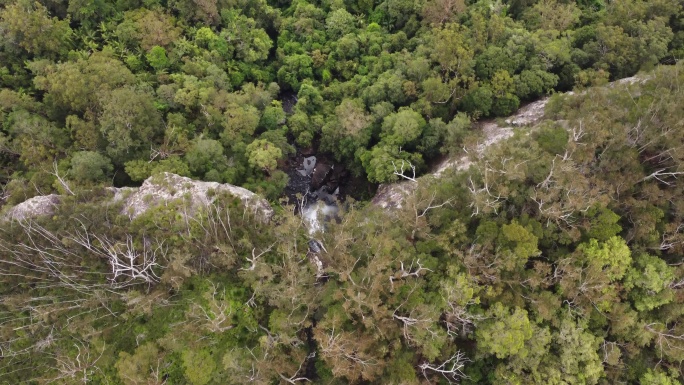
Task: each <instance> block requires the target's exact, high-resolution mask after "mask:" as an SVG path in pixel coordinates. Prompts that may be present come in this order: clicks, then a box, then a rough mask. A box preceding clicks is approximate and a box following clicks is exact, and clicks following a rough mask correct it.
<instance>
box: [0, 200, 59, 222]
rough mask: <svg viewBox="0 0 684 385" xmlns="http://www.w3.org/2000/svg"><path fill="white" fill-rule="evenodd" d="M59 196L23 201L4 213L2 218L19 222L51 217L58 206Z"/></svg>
mask: <svg viewBox="0 0 684 385" xmlns="http://www.w3.org/2000/svg"><path fill="white" fill-rule="evenodd" d="M60 200H61V196H60V195H57V194H50V195H39V196H36V197H33V198H30V199H27V200H25V201H24V202H22V203H19V204H18V205H16V206H14V207H12V208H11V209H9V210H8V211H7V213H5V215H4V218H5V219H9V220H17V221H21V220H24V219H27V218H34V217H39V216H44V215H52V214H53V213H54V212H55V207H57V205H58V204H59V202H60Z"/></svg>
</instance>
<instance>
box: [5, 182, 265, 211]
mask: <svg viewBox="0 0 684 385" xmlns="http://www.w3.org/2000/svg"><path fill="white" fill-rule="evenodd" d="M108 190H109V191H111V192H112V193H113V194H114V197H113V198H112V203H115V202H123V209H122V214H124V215H128V216H129V217H130V218H131V219H133V218H136V217H138V216H140V215H141V214H143V213H145V212H146V211H147V210H149V209H151V208H153V207H158V206H160V205H163V204H165V203H167V202H171V201H176V200H181V199H182V200H184V201H185V202H188V203H189V205H188V208H189V210H190V213H191V212H192V210H193V209H195V208H198V207H200V206H207V205H209V204H211V203H212V202H213V200H214V197H215V196H216V195H217V194H219V193H221V192H226V193H228V194H230V195H233V196H235V197H236V198H238V199H240V200H241V201H242V203H243V204H244V205H245V207H246V208H247V209H249V210H252V211H253V212H254V213H255V214H256V215H258V216H259V217H260V218H261V219H263V220H264V221H269V220H270V219H271V217H272V216H273V209H272V208H271V205H269V203H268V202H267V201H266V200H265V199H263V198H260V197H259V196H258V195H256V194H254V193H253V192H251V191H249V190H247V189H244V188H242V187H237V186H233V185H230V184H221V183H217V182H202V181H198V180H193V179H190V178H186V177H182V176H179V175H176V174H171V173H163V174H159V175H156V176H153V177H151V178H148V179H147V180H145V182H143V184H142V186H140V187H139V188H135V187H122V188H113V187H112V188H109V189H108ZM61 198H62V197H61V196H60V195H56V194H51V195H45V196H37V197H33V198H31V199H28V200H26V201H25V202H23V203H20V204H18V205H16V206H14V207H12V208H10V209H9V210H8V211H7V213H6V214H5V215H4V216H3V218H4V219H7V220H13V219H14V220H23V219H27V218H35V217H39V216H44V215H51V214H52V213H54V212H55V207H56V206H57V205H58V204H59V203H60V201H61ZM183 214H185V212H184V213H183Z"/></svg>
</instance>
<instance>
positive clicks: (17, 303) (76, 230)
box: [0, 64, 684, 385]
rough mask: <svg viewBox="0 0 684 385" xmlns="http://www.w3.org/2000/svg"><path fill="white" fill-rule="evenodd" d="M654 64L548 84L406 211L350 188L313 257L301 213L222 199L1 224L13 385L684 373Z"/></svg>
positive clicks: (682, 224) (671, 124)
mask: <svg viewBox="0 0 684 385" xmlns="http://www.w3.org/2000/svg"><path fill="white" fill-rule="evenodd" d="M642 77H643V78H648V80H644V81H643V83H641V82H637V83H635V84H633V85H631V86H627V85H624V86H611V87H599V88H589V89H587V90H585V91H583V92H581V93H576V94H574V95H565V96H561V95H558V96H555V97H553V98H552V100H551V101H550V103H549V105H548V107H547V111H546V116H547V118H548V120H545V121H544V122H543V123H542V124H541V125H540V126H538V127H537V128H536V129H535V130H533V131H531V132H530V131H527V130H520V131H518V132H517V133H516V135H515V136H514V137H512V138H510V139H509V140H507V141H503V142H500V143H498V144H496V145H494V146H492V147H490V149H489V150H488V151H486V152H485V154H484V155H483V156H482V158H481V159H479V160H477V161H476V162H475V163H473V165H472V166H471V167H470V169H469V170H467V171H466V172H452V173H451V174H449V173H446V174H445V175H443V176H442V177H441V178H428V179H424V180H423V181H422V182H421V183H420V184H418V188H417V189H415V190H413V191H412V192H410V193H408V195H407V196H406V198H405V200H404V202H403V205H402V208H397V209H393V210H386V209H381V208H378V207H376V206H373V205H370V204H367V203H363V202H356V203H355V202H349V203H348V204H347V205H344V206H343V208H344V210H343V211H344V212H343V213H340V217H339V220H337V221H330V222H328V223H327V224H326V231H325V232H323V233H318V234H316V235H315V237H316V238H317V239H318V242H319V243H318V245H319V247H318V249H320V250H317V253H316V255H312V254H313V253H312V252H311V251H310V250H313V248H311V246H310V237H311V235H310V234H309V231H308V228H307V226H306V222H305V221H304V220H303V219H302V218H301V217H300V216H298V215H296V214H295V213H294V208H293V207H289V206H280V207H279V208H278V210H277V211H278V212H277V213H276V215H275V216H274V217H273V218H272V219H271V221H270V222H267V221H264V218H263V217H259V216H257V217H255V216H254V215H252V214H251V213H252V211H251V210H244V209H243V208H242V206H241V204H240V202H239V201H235V200H234V199H231V197H229V196H225V195H222V194H218V196H217V197H216V201H215V202H214V204H213V205H211V206H209V207H208V208H207V209H204V210H200V211H198V212H196V213H195V215H193V216H192V217H187V216H185V215H184V214H183V213H187V212H188V210H187V209H186V207H187V205H188V204H189V203H188V201H187V200H184V199H180V200H176V201H170V202H167V204H166V205H162V206H159V207H157V208H156V209H151V210H149V211H147V212H146V213H145V214H143V215H141V216H139V217H137V218H135V219H134V220H131V219H130V218H129V216H128V215H122V214H121V212H122V210H121V201H119V202H116V201H112V199H111V192H110V191H109V190H107V189H101V188H100V189H98V188H92V189H89V190H78V192H76V193H75V194H74V195H68V196H64V198H63V201H62V203H61V204H60V205H59V206H58V207H57V209H56V210H57V211H56V212H55V213H54V214H52V215H50V216H42V217H36V218H33V219H24V220H21V221H4V222H3V223H2V225H1V226H0V229H1V231H0V256H1V257H0V274H2V280H0V295H1V296H2V297H1V298H2V302H0V336H1V338H0V349H1V350H0V351H1V353H2V358H1V359H0V381H2V383H7V384H19V383H32V384H33V383H35V384H43V383H45V384H47V383H63V384H75V383H93V384H125V385H134V384H192V385H204V384H248V383H255V384H277V383H281V384H286V383H290V384H293V383H306V382H311V383H320V384H371V383H376V384H421V383H422V384H448V383H456V382H460V383H462V384H487V383H490V384H616V383H629V384H648V385H656V384H657V385H673V384H680V383H682V382H683V381H682V380H683V379H684V376H683V374H684V373H683V372H682V367H681V364H682V361H683V360H684V291H683V290H684V264H683V262H684V200H683V199H682V196H684V184H682V183H681V177H682V176H683V175H684V151H683V150H682V149H683V148H684V109H683V108H682V98H683V97H684V68H682V65H681V64H678V65H675V66H662V67H659V68H658V69H657V70H656V71H655V72H652V73H649V74H647V75H642ZM406 183H412V182H406ZM315 259H318V260H320V261H322V263H323V269H322V271H319V270H318V268H317V267H316V265H315V264H314V263H312V262H313V261H314V260H315ZM113 261H114V262H113Z"/></svg>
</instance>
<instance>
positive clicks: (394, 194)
mask: <svg viewBox="0 0 684 385" xmlns="http://www.w3.org/2000/svg"><path fill="white" fill-rule="evenodd" d="M651 78H652V76H649V75H643V74H641V75H636V76H632V77H628V78H624V79H620V80H617V81H614V82H611V83H609V84H608V85H607V86H608V87H617V86H622V87H628V86H630V85H632V84H635V83H639V84H641V83H645V82H646V81H648V80H649V79H651ZM626 89H628V88H626ZM574 94H575V93H574V92H566V95H574ZM580 94H581V93H580ZM548 102H549V98H548V97H546V98H543V99H540V100H537V101H536V102H533V103H530V104H527V105H525V106H523V107H522V108H520V109H519V110H518V111H516V113H515V114H514V115H512V116H510V117H508V118H506V119H505V120H504V122H505V123H506V124H505V125H499V124H498V123H497V121H495V120H486V121H483V122H481V123H479V128H480V131H481V132H482V137H481V139H480V141H479V142H478V144H477V145H476V146H475V147H474V148H468V152H467V154H465V155H462V156H456V157H452V158H448V159H446V160H444V161H443V162H441V163H440V164H439V165H437V167H436V168H435V169H434V170H433V172H432V173H430V174H427V175H425V176H424V177H434V178H439V177H441V176H442V174H443V173H444V172H446V171H447V170H456V171H464V170H467V169H468V168H469V167H470V165H471V164H473V162H476V161H477V159H479V158H481V157H482V156H483V155H484V153H485V151H486V150H487V149H488V148H489V147H491V146H492V145H494V144H496V143H499V142H501V141H503V140H505V139H508V138H510V137H511V136H513V134H514V133H515V130H516V129H521V130H522V129H525V130H527V132H530V131H532V130H534V129H535V128H536V127H538V125H539V123H541V121H542V119H543V118H544V110H545V108H546V105H547V104H548ZM557 123H559V124H560V125H561V126H563V127H565V128H566V129H568V127H567V122H564V121H559V122H557ZM424 177H420V178H418V182H420V181H421V180H422V179H423V178H424ZM415 188H416V183H415V182H411V181H406V180H401V181H399V182H397V183H392V184H383V185H380V187H379V188H378V191H377V193H376V194H375V197H373V200H372V202H373V204H375V205H377V206H380V207H382V208H401V206H402V202H403V200H404V197H405V196H406V195H407V194H408V193H410V192H411V191H413V190H415Z"/></svg>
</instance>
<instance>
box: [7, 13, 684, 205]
mask: <svg viewBox="0 0 684 385" xmlns="http://www.w3.org/2000/svg"><path fill="white" fill-rule="evenodd" d="M0 3H1V4H2V7H1V8H0V88H1V89H2V90H1V91H0V111H1V113H2V115H1V116H0V119H2V130H1V131H0V149H1V155H0V156H1V158H0V164H1V165H2V171H1V172H0V178H2V181H3V182H4V183H3V186H5V195H6V196H7V197H8V198H7V199H8V202H9V203H17V202H20V201H22V200H24V199H26V198H27V197H30V196H31V195H35V194H38V192H41V193H43V194H47V193H49V192H50V191H52V190H64V186H63V184H61V183H55V182H56V181H58V180H59V178H58V176H59V177H61V178H65V179H66V180H68V181H69V182H70V183H72V184H73V185H74V188H76V185H78V186H81V187H88V186H92V185H99V184H102V183H109V184H111V183H113V184H114V185H117V186H122V185H135V184H136V183H140V181H142V180H144V179H145V178H147V177H148V176H150V175H152V174H155V173H157V172H160V171H170V172H174V173H176V174H179V175H183V176H191V177H194V178H198V179H203V180H211V181H218V182H227V183H231V184H236V185H241V186H244V187H247V188H249V189H250V190H252V191H257V192H259V193H261V194H263V195H264V196H266V197H268V198H269V199H271V200H274V201H275V200H277V198H278V197H279V195H280V193H281V191H282V189H283V187H284V186H285V184H286V183H287V177H286V175H285V174H284V173H283V172H282V170H281V169H279V164H280V163H279V161H280V160H281V159H283V158H284V157H287V156H288V155H289V154H292V153H293V151H295V148H300V149H301V148H307V147H312V146H313V147H314V148H315V149H316V150H317V151H322V152H327V153H329V154H331V155H332V156H334V157H335V158H336V159H337V160H338V161H339V162H341V163H343V164H345V165H346V166H347V167H348V168H349V169H350V170H352V171H354V172H355V173H356V174H357V175H359V176H361V177H363V176H366V177H367V179H368V180H369V181H370V182H387V181H392V180H396V176H395V175H393V173H392V172H389V171H388V169H387V166H386V165H387V164H388V163H389V164H391V162H392V160H395V161H400V160H406V161H411V162H412V163H413V164H414V165H416V166H417V167H418V171H419V172H423V171H424V170H425V164H426V163H428V162H429V161H430V160H431V159H433V158H435V157H436V156H438V155H440V153H441V152H448V151H453V150H457V149H459V148H460V147H461V142H462V139H463V136H464V135H465V134H466V133H467V131H468V124H469V123H468V122H469V120H470V119H474V118H475V119H476V118H480V117H491V116H506V115H507V114H510V113H511V112H513V111H515V110H516V109H517V108H518V106H519V105H520V103H523V102H525V101H529V100H533V99H535V98H537V97H539V96H540V95H543V94H546V93H549V92H551V91H553V90H561V91H567V90H571V89H572V88H573V87H585V86H590V85H597V84H601V83H603V82H606V81H608V80H614V79H618V78H622V77H625V76H631V75H633V74H634V73H636V72H637V71H638V70H639V69H648V68H650V67H652V66H654V65H656V64H657V63H659V62H662V63H670V64H671V63H673V62H674V61H675V60H676V59H677V58H680V57H682V56H683V55H684V19H682V17H683V16H682V15H683V14H682V12H683V11H682V1H681V0H649V1H642V0H629V1H603V0H578V1H577V2H575V1H566V0H539V1H537V0H510V1H509V2H500V1H492V0H482V1H472V0H465V1H464V0H386V1H382V2H381V1H379V0H377V1H369V0H358V1H354V0H348V1H341V0H331V1H328V0H325V1H323V0H322V1H311V2H307V1H300V0H297V1H292V2H290V1H286V0H282V1H281V0H168V1H166V0H142V1H140V0H117V1H113V0H109V1H108V0H96V1H83V0H69V1H58V0H43V1H34V0H19V1H12V0H2V1H0ZM62 192H63V191H62Z"/></svg>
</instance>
